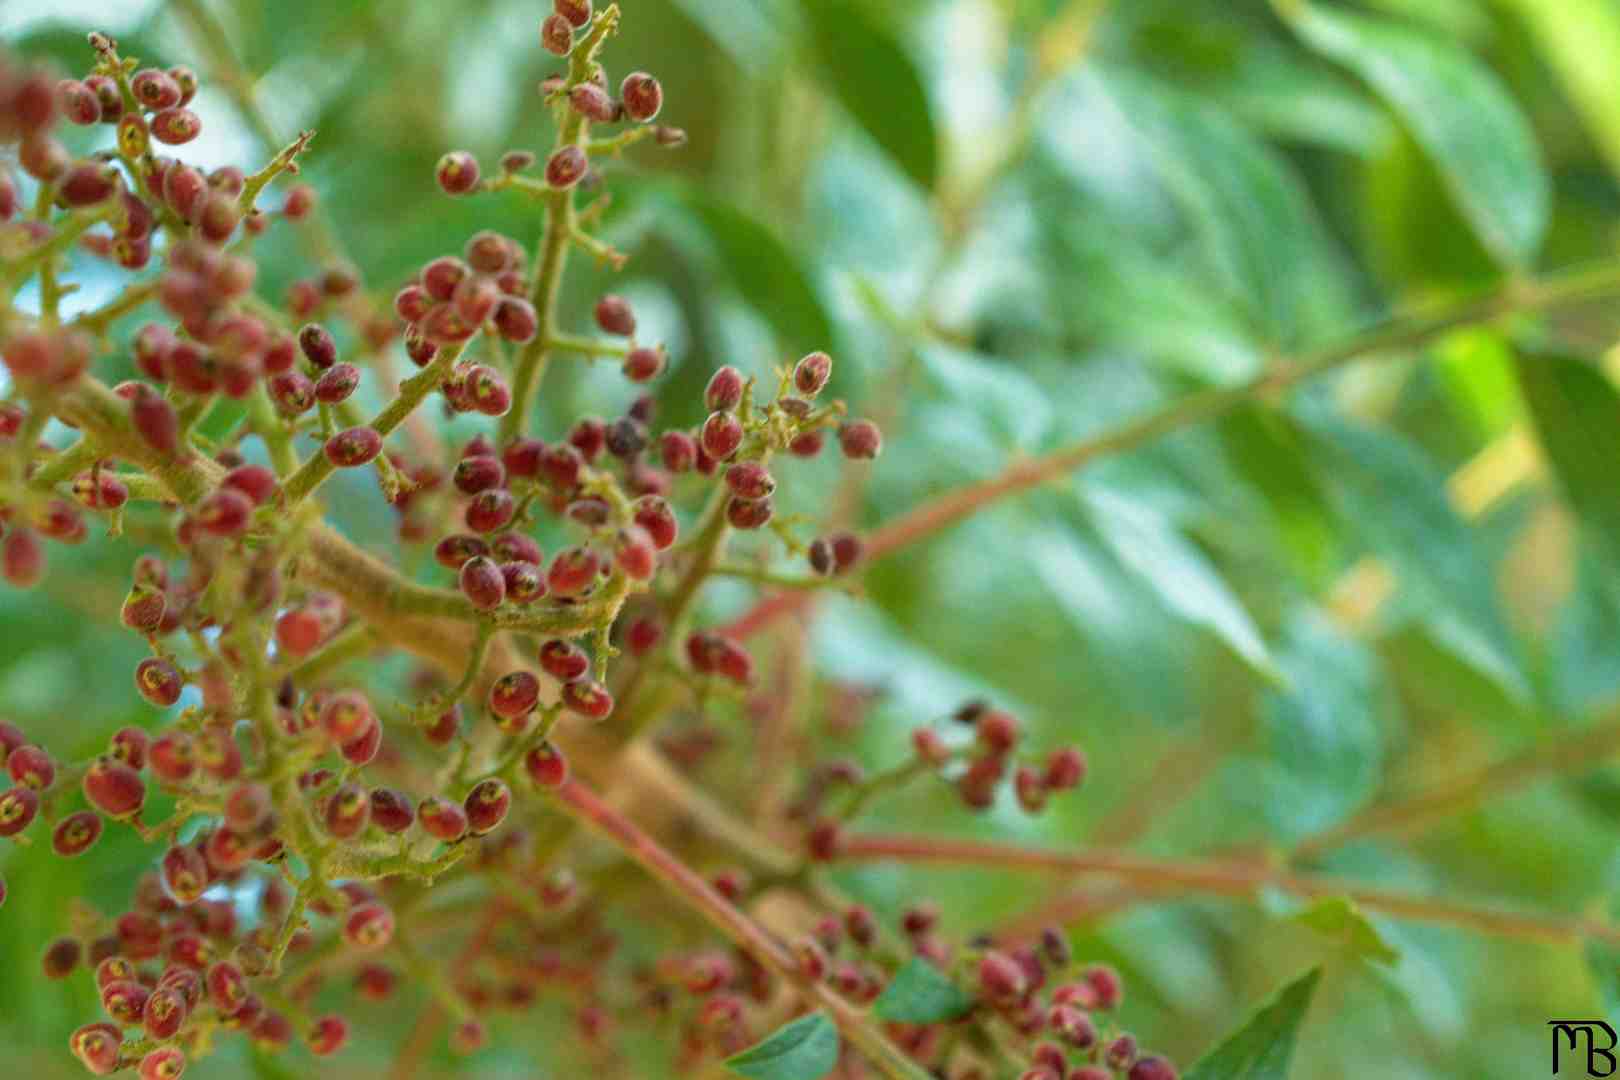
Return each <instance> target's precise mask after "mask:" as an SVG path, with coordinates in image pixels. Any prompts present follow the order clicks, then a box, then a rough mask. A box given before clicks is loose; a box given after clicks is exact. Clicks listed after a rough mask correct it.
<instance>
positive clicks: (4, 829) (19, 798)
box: [0, 787, 39, 836]
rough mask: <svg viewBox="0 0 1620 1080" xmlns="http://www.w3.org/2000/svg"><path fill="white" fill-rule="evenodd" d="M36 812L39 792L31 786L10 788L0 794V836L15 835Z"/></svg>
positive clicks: (28, 823) (25, 826) (37, 811)
mask: <svg viewBox="0 0 1620 1080" xmlns="http://www.w3.org/2000/svg"><path fill="white" fill-rule="evenodd" d="M38 813H39V793H38V792H37V791H35V790H34V789H33V788H28V787H17V788H12V789H11V790H10V791H8V792H6V793H5V794H3V795H0V836H16V835H17V834H18V833H20V832H22V831H23V830H24V829H26V828H28V826H29V825H31V824H32V823H33V821H34V817H35V815H37V814H38Z"/></svg>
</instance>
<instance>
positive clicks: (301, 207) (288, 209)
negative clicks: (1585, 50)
mask: <svg viewBox="0 0 1620 1080" xmlns="http://www.w3.org/2000/svg"><path fill="white" fill-rule="evenodd" d="M314 209H315V189H314V188H312V187H310V186H309V185H308V184H298V185H296V186H295V187H292V188H289V189H288V191H287V198H286V200H285V201H283V202H282V204H281V212H282V214H283V215H285V216H286V218H287V220H288V221H303V220H304V219H305V218H307V217H308V216H309V215H310V212H311V211H312V210H314Z"/></svg>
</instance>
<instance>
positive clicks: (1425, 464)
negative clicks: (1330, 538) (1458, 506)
mask: <svg viewBox="0 0 1620 1080" xmlns="http://www.w3.org/2000/svg"><path fill="white" fill-rule="evenodd" d="M1309 430H1310V432H1311V434H1312V437H1313V457H1314V458H1315V460H1316V462H1317V465H1318V468H1319V475H1320V476H1321V478H1322V479H1323V481H1324V482H1325V483H1326V485H1327V486H1328V487H1329V489H1330V490H1331V491H1332V492H1333V495H1334V497H1335V499H1337V500H1338V502H1339V503H1340V516H1341V517H1342V518H1343V519H1344V520H1345V521H1348V522H1350V523H1351V524H1352V525H1353V527H1354V528H1355V529H1356V530H1357V531H1358V532H1359V533H1360V534H1361V536H1362V537H1363V539H1364V540H1365V541H1366V543H1367V544H1368V545H1369V546H1370V547H1371V548H1372V549H1373V550H1374V551H1375V552H1376V553H1377V554H1378V555H1380V556H1382V557H1383V558H1384V559H1386V560H1387V561H1388V562H1389V563H1390V565H1391V566H1392V567H1393V569H1394V571H1395V574H1396V577H1397V578H1398V579H1399V580H1400V582H1401V583H1402V585H1403V586H1405V588H1406V589H1407V590H1408V591H1409V593H1410V597H1411V599H1412V601H1413V605H1414V607H1415V609H1416V610H1417V611H1418V612H1419V616H1420V618H1421V619H1422V620H1423V622H1424V623H1425V624H1426V625H1427V626H1429V627H1430V628H1431V629H1432V630H1433V631H1434V634H1435V637H1436V638H1437V639H1438V640H1439V641H1441V642H1443V643H1444V644H1445V645H1446V646H1447V647H1448V648H1450V649H1452V650H1453V651H1454V652H1456V653H1457V654H1458V655H1459V656H1460V657H1462V658H1463V659H1464V660H1466V661H1467V662H1468V663H1469V664H1470V665H1472V666H1473V667H1474V668H1475V669H1477V670H1479V671H1480V672H1482V673H1484V674H1486V675H1488V676H1490V677H1491V678H1492V679H1493V680H1495V681H1496V682H1497V683H1498V684H1499V685H1501V687H1502V688H1503V689H1504V690H1506V691H1507V693H1508V694H1509V695H1511V696H1513V697H1515V698H1518V699H1520V700H1524V699H1525V698H1527V697H1528V696H1529V692H1530V690H1529V684H1528V682H1527V681H1526V678H1525V675H1524V670H1523V666H1522V664H1521V662H1520V657H1519V650H1518V647H1517V646H1516V645H1515V643H1514V641H1513V638H1512V636H1511V635H1510V634H1509V632H1508V628H1507V624H1506V622H1505V621H1504V620H1503V617H1502V612H1501V608H1500V606H1499V604H1498V602H1497V599H1496V584H1495V579H1494V577H1493V575H1492V572H1491V566H1490V564H1489V563H1488V562H1487V560H1486V558H1485V555H1484V553H1483V552H1482V551H1481V550H1480V545H1479V543H1478V541H1477V539H1476V538H1475V536H1474V535H1473V533H1472V531H1471V530H1470V529H1469V527H1468V524H1467V523H1466V522H1464V521H1463V520H1462V519H1461V518H1460V517H1459V516H1458V515H1457V511H1456V510H1455V509H1453V508H1452V506H1451V503H1450V502H1449V500H1448V498H1447V495H1446V484H1445V477H1444V476H1443V475H1441V474H1440V472H1439V471H1438V470H1437V469H1435V468H1434V466H1433V465H1432V464H1431V463H1430V462H1429V461H1428V460H1426V459H1425V458H1424V457H1423V455H1422V454H1421V453H1420V452H1419V451H1418V450H1417V449H1416V448H1415V447H1413V446H1411V445H1410V444H1408V443H1407V442H1406V441H1405V440H1404V439H1402V438H1400V437H1399V436H1397V435H1395V434H1393V433H1390V432H1383V431H1373V430H1370V429H1365V428H1357V427H1352V426H1350V425H1348V424H1346V423H1344V422H1343V421H1341V420H1338V419H1337V418H1335V417H1333V416H1331V415H1328V414H1325V413H1324V414H1319V415H1315V416H1313V417H1312V418H1311V419H1310V420H1309ZM1442 552H1443V553H1444V557H1437V556H1438V555H1439V553H1442Z"/></svg>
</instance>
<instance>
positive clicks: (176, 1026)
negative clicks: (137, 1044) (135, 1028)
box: [141, 987, 190, 1042]
mask: <svg viewBox="0 0 1620 1080" xmlns="http://www.w3.org/2000/svg"><path fill="white" fill-rule="evenodd" d="M189 1011H190V1010H189V1009H188V1008H187V1006H186V1001H185V998H183V997H181V996H180V993H179V992H178V991H176V990H173V989H169V988H164V987H160V988H159V989H157V990H154V991H152V993H151V994H150V995H148V997H147V999H146V1008H144V1009H142V1010H141V1021H142V1023H143V1024H144V1025H145V1027H146V1034H147V1036H148V1037H149V1038H152V1039H156V1040H158V1041H159V1042H161V1041H163V1040H164V1039H172V1038H174V1036H175V1033H176V1032H178V1031H179V1030H180V1025H181V1024H183V1023H185V1022H186V1013H187V1012H189Z"/></svg>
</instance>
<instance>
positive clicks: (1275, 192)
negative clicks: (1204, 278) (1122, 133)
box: [1097, 69, 1339, 345]
mask: <svg viewBox="0 0 1620 1080" xmlns="http://www.w3.org/2000/svg"><path fill="white" fill-rule="evenodd" d="M1097 77H1098V78H1100V79H1101V80H1102V81H1103V85H1104V86H1105V87H1106V89H1107V90H1108V91H1109V92H1110V93H1111V94H1112V96H1113V97H1114V99H1115V101H1116V106H1117V108H1118V109H1119V110H1120V112H1121V113H1122V114H1123V115H1124V116H1126V117H1129V118H1130V124H1131V126H1132V127H1133V128H1134V129H1135V130H1136V131H1137V132H1138V134H1139V136H1140V137H1141V138H1142V139H1144V140H1145V141H1146V143H1147V145H1148V146H1149V148H1150V149H1151V151H1152V158H1153V161H1154V164H1155V166H1156V168H1157V169H1158V170H1159V174H1160V176H1161V177H1162V179H1163V181H1164V183H1165V185H1166V186H1167V187H1168V188H1169V190H1170V192H1171V193H1172V194H1173V195H1174V197H1175V199H1176V201H1177V203H1178V205H1179V206H1180V207H1181V208H1182V210H1183V212H1184V213H1185V214H1186V215H1187V218H1188V221H1189V223H1190V226H1191V228H1192V230H1193V232H1194V234H1195V235H1196V236H1197V237H1198V240H1199V243H1200V246H1201V247H1202V250H1203V253H1204V257H1205V259H1206V261H1207V263H1208V265H1209V267H1210V270H1211V272H1212V273H1213V275H1214V277H1215V278H1216V280H1217V281H1218V282H1219V283H1220V284H1221V286H1222V287H1223V288H1224V289H1225V290H1226V292H1227V293H1228V294H1229V297H1230V299H1231V300H1232V301H1233V302H1235V303H1237V304H1240V305H1242V306H1243V307H1244V308H1246V310H1247V312H1248V314H1249V318H1250V321H1251V323H1252V324H1253V327H1254V332H1255V333H1258V334H1259V335H1261V336H1262V337H1263V338H1265V339H1267V340H1269V341H1272V342H1275V343H1278V344H1285V345H1287V344H1293V343H1295V342H1297V341H1299V340H1301V339H1302V338H1304V337H1309V336H1311V332H1312V331H1314V332H1315V333H1316V334H1320V333H1321V332H1322V330H1323V329H1324V327H1325V326H1327V325H1330V324H1331V325H1332V326H1333V328H1335V329H1336V328H1337V323H1338V319H1337V317H1336V315H1337V313H1336V312H1333V313H1332V316H1331V317H1324V316H1325V315H1326V314H1327V313H1328V312H1330V311H1331V310H1332V308H1333V307H1334V306H1335V295H1336V293H1337V291H1338V288H1339V285H1338V283H1337V281H1336V280H1335V279H1334V277H1333V276H1332V275H1330V274H1328V273H1326V272H1325V271H1326V270H1328V269H1329V268H1330V266H1331V259H1330V257H1329V256H1328V254H1327V247H1326V244H1325V239H1324V236H1323V234H1322V230H1321V227H1320V224H1319V222H1318V221H1317V219H1316V217H1315V212H1314V210H1313V209H1312V207H1311V204H1310V201H1309V199H1308V198H1307V196H1306V192H1305V189H1304V187H1303V185H1301V184H1300V182H1299V179H1298V177H1297V176H1295V175H1294V174H1293V173H1292V172H1291V171H1290V170H1289V168H1288V166H1287V165H1286V164H1285V163H1284V162H1283V161H1282V160H1281V159H1280V158H1278V157H1277V156H1276V155H1275V154H1274V153H1273V152H1272V151H1271V150H1270V149H1268V148H1267V147H1266V146H1265V145H1264V144H1263V143H1261V142H1259V141H1258V140H1256V139H1255V138H1254V137H1253V136H1252V135H1250V134H1249V133H1248V132H1247V131H1245V130H1244V129H1243V128H1242V127H1241V126H1240V125H1238V124H1236V123H1234V122H1233V121H1232V119H1231V118H1230V117H1229V116H1227V115H1226V114H1225V113H1223V112H1221V111H1220V110H1218V109H1214V108H1212V107H1210V106H1209V105H1207V104H1205V103H1203V102H1201V101H1199V100H1198V99H1196V98H1193V97H1192V96H1190V95H1184V94H1181V93H1179V92H1177V91H1175V90H1173V89H1171V88H1169V87H1166V86H1163V85H1160V84H1156V83H1153V82H1151V81H1149V80H1146V79H1143V78H1141V77H1140V76H1138V75H1135V74H1132V73H1130V72H1127V71H1124V70H1115V69H1104V70H1103V72H1102V73H1101V74H1100V75H1098V76H1097Z"/></svg>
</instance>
